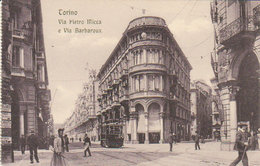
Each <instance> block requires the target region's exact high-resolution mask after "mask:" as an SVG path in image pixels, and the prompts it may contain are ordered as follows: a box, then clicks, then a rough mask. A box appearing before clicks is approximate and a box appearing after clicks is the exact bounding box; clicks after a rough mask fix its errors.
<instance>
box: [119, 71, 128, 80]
mask: <svg viewBox="0 0 260 166" xmlns="http://www.w3.org/2000/svg"><path fill="white" fill-rule="evenodd" d="M127 76H128V70H127V69H123V71H122V75H121V78H125V77H127Z"/></svg>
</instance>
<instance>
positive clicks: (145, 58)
mask: <svg viewBox="0 0 260 166" xmlns="http://www.w3.org/2000/svg"><path fill="white" fill-rule="evenodd" d="M143 63H144V64H146V63H147V56H146V48H143Z"/></svg>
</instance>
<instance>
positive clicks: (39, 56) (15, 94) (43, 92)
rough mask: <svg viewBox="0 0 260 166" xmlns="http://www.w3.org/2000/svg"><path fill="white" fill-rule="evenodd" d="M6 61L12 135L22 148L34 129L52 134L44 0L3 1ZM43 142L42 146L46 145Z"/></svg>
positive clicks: (43, 134)
mask: <svg viewBox="0 0 260 166" xmlns="http://www.w3.org/2000/svg"><path fill="white" fill-rule="evenodd" d="M2 4H3V10H4V11H3V28H4V29H3V34H5V35H3V37H4V40H3V46H4V48H3V49H2V51H3V53H4V54H3V56H2V57H3V59H4V62H3V64H8V65H7V66H8V73H9V82H8V84H9V85H8V86H7V87H8V88H9V91H8V92H6V93H8V96H10V97H11V101H10V104H11V106H10V107H11V136H12V140H11V142H12V146H13V148H15V149H17V148H19V139H20V137H21V135H25V136H28V135H29V134H30V131H31V130H34V131H35V133H36V134H37V135H38V136H39V137H40V138H41V139H42V138H45V137H49V130H50V124H49V119H50V117H51V112H50V106H49V102H50V100H51V93H50V90H49V89H48V84H49V83H48V72H47V64H46V54H45V47H44V38H43V27H42V11H41V1H40V0H35V1H33V0H4V1H3V3H2ZM42 145H43V144H41V146H40V148H45V147H43V146H42Z"/></svg>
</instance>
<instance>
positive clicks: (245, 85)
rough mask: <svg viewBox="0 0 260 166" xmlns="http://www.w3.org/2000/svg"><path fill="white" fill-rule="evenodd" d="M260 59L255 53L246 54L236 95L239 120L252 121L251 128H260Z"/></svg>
mask: <svg viewBox="0 0 260 166" xmlns="http://www.w3.org/2000/svg"><path fill="white" fill-rule="evenodd" d="M258 72H259V61H258V59H257V57H256V56H255V55H254V54H250V55H248V56H246V57H245V58H244V59H243V60H242V62H241V65H240V68H239V75H238V85H239V87H240V89H239V92H238V94H237V96H236V100H237V120H238V122H241V121H243V122H246V121H249V123H250V130H257V129H258V128H260V111H259V109H260V107H259V80H258V77H259V74H258Z"/></svg>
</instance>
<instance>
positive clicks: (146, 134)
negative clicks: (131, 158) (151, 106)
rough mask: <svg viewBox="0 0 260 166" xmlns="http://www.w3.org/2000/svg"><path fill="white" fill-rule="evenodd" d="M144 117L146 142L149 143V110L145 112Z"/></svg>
mask: <svg viewBox="0 0 260 166" xmlns="http://www.w3.org/2000/svg"><path fill="white" fill-rule="evenodd" d="M144 117H145V126H146V128H145V141H144V143H145V144H149V123H148V112H147V111H146V112H145V113H144Z"/></svg>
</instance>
